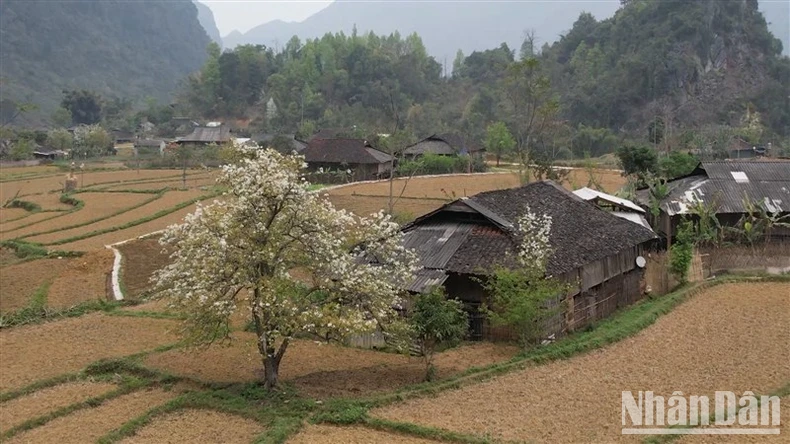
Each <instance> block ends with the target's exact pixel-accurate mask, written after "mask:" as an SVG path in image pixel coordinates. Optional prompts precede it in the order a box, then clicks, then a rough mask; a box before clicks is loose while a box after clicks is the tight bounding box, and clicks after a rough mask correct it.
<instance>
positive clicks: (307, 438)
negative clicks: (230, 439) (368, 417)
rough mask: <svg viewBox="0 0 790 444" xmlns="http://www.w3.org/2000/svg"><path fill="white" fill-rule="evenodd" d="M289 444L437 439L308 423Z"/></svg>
mask: <svg viewBox="0 0 790 444" xmlns="http://www.w3.org/2000/svg"><path fill="white" fill-rule="evenodd" d="M286 442H287V443H288V444H335V443H341V442H342V443H344V444H372V443H385V442H387V443H395V444H435V443H436V441H429V440H427V439H422V438H416V437H413V436H406V435H397V434H394V433H387V432H383V431H380V430H372V429H368V428H365V427H360V426H354V427H336V426H329V425H322V424H319V425H308V426H307V427H305V428H304V429H303V430H302V431H301V432H299V433H298V434H297V435H296V436H294V437H293V438H291V439H289V440H288V441H286Z"/></svg>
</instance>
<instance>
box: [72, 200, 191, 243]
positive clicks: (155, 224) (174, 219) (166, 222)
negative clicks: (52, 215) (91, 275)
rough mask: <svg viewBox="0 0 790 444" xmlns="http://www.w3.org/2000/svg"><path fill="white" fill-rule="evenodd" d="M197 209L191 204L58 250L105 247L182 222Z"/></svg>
mask: <svg viewBox="0 0 790 444" xmlns="http://www.w3.org/2000/svg"><path fill="white" fill-rule="evenodd" d="M193 211H195V205H194V204H193V205H189V206H187V207H184V208H182V209H180V210H178V211H175V212H172V213H170V214H168V215H166V216H162V217H160V218H158V219H154V220H151V221H148V222H145V223H142V224H140V225H135V226H134V227H130V228H127V229H124V230H118V231H112V232H109V233H105V234H102V235H99V236H93V237H89V238H86V239H82V240H79V241H74V242H69V243H67V244H62V245H58V246H57V249H58V250H65V251H91V250H96V249H99V248H104V246H105V245H110V244H114V243H116V242H121V241H125V240H128V239H134V238H136V237H139V236H143V235H146V234H149V233H153V232H154V231H159V230H164V229H165V228H167V227H168V226H170V225H172V224H177V223H181V222H183V220H184V217H185V216H186V215H187V214H189V213H191V212H193Z"/></svg>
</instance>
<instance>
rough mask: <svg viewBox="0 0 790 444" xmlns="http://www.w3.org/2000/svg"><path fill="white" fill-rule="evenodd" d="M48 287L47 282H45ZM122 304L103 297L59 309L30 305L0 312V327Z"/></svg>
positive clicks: (73, 315)
mask: <svg viewBox="0 0 790 444" xmlns="http://www.w3.org/2000/svg"><path fill="white" fill-rule="evenodd" d="M48 289H49V284H47V290H48ZM123 305H125V304H123V303H122V302H109V301H105V300H103V299H96V300H93V301H86V302H82V303H80V304H77V305H74V306H72V307H69V308H65V309H61V310H58V309H51V308H47V307H39V306H37V305H36V306H33V305H31V306H28V307H25V308H23V309H21V310H17V311H14V312H10V313H7V314H0V329H3V328H10V327H18V326H20V325H28V324H40V323H42V322H48V321H55V320H58V319H65V318H73V317H78V316H82V315H85V314H88V313H93V312H96V311H112V310H115V309H117V308H118V307H121V306H123ZM126 305H128V304H126Z"/></svg>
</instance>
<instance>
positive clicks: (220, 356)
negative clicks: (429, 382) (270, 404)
mask: <svg viewBox="0 0 790 444" xmlns="http://www.w3.org/2000/svg"><path fill="white" fill-rule="evenodd" d="M515 352H516V350H515V348H512V347H508V346H498V345H494V344H475V345H471V346H465V347H461V348H456V349H452V350H448V351H446V352H443V353H440V354H438V355H437V357H436V362H435V365H436V367H437V369H438V371H439V376H440V377H446V376H449V375H451V374H453V373H458V372H460V371H462V370H464V369H466V368H468V367H472V366H479V365H485V364H490V363H493V362H498V361H505V360H507V359H510V358H511V357H512V356H513V355H514V354H515ZM145 365H147V366H150V367H154V368H158V369H161V370H165V371H167V372H170V373H174V374H177V375H183V376H189V377H193V378H196V379H199V380H202V381H210V382H245V381H253V380H255V379H257V378H259V377H260V374H259V373H260V371H261V368H262V364H261V358H260V355H259V354H258V351H257V348H256V346H255V335H254V334H252V333H245V332H237V333H235V340H234V341H233V343H232V344H231V345H230V346H214V347H210V348H208V349H206V350H182V349H178V350H170V351H166V352H164V353H156V354H153V355H150V356H148V357H147V358H146V359H145ZM424 371H425V369H424V367H423V365H422V361H420V360H419V359H417V358H410V357H408V356H403V355H397V354H392V353H384V352H378V351H373V350H362V349H354V348H349V347H341V346H336V345H319V344H316V343H315V342H312V341H304V340H295V341H293V342H291V345H290V346H289V347H288V352H287V354H286V355H285V357H284V358H283V362H282V364H281V367H280V378H282V379H283V380H286V381H290V382H292V383H293V384H295V385H296V386H297V387H298V388H299V389H300V391H301V392H302V393H304V394H306V395H308V396H311V397H316V398H326V397H332V396H360V395H366V394H370V393H372V392H381V391H386V390H390V389H394V388H397V387H401V386H404V385H407V384H413V383H417V382H421V381H422V378H423V376H424Z"/></svg>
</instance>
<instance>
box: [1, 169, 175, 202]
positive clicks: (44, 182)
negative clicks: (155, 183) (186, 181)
mask: <svg viewBox="0 0 790 444" xmlns="http://www.w3.org/2000/svg"><path fill="white" fill-rule="evenodd" d="M180 173H181V170H140V172H139V173H138V172H137V171H129V170H121V171H100V172H86V173H85V176H84V180H83V178H81V177H80V174H79V172H77V173H75V175H76V176H77V180H78V181H79V183H80V184H81V185H80V186H81V187H82V186H84V187H85V188H87V187H90V186H93V185H97V184H108V185H109V184H110V183H114V182H117V181H134V180H140V179H155V178H164V177H168V176H170V177H172V176H175V175H177V174H180ZM67 175H68V172H64V173H63V174H62V175H57V176H50V177H42V178H38V179H35V178H33V179H20V180H15V181H10V182H4V183H3V184H2V187H0V201H2V202H5V201H6V200H7V199H9V198H11V197H14V195H15V194H16V192H17V191H19V192H20V193H19V196H28V195H31V194H41V193H48V192H50V191H61V190H62V189H63V182H65V180H66V176H67Z"/></svg>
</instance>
